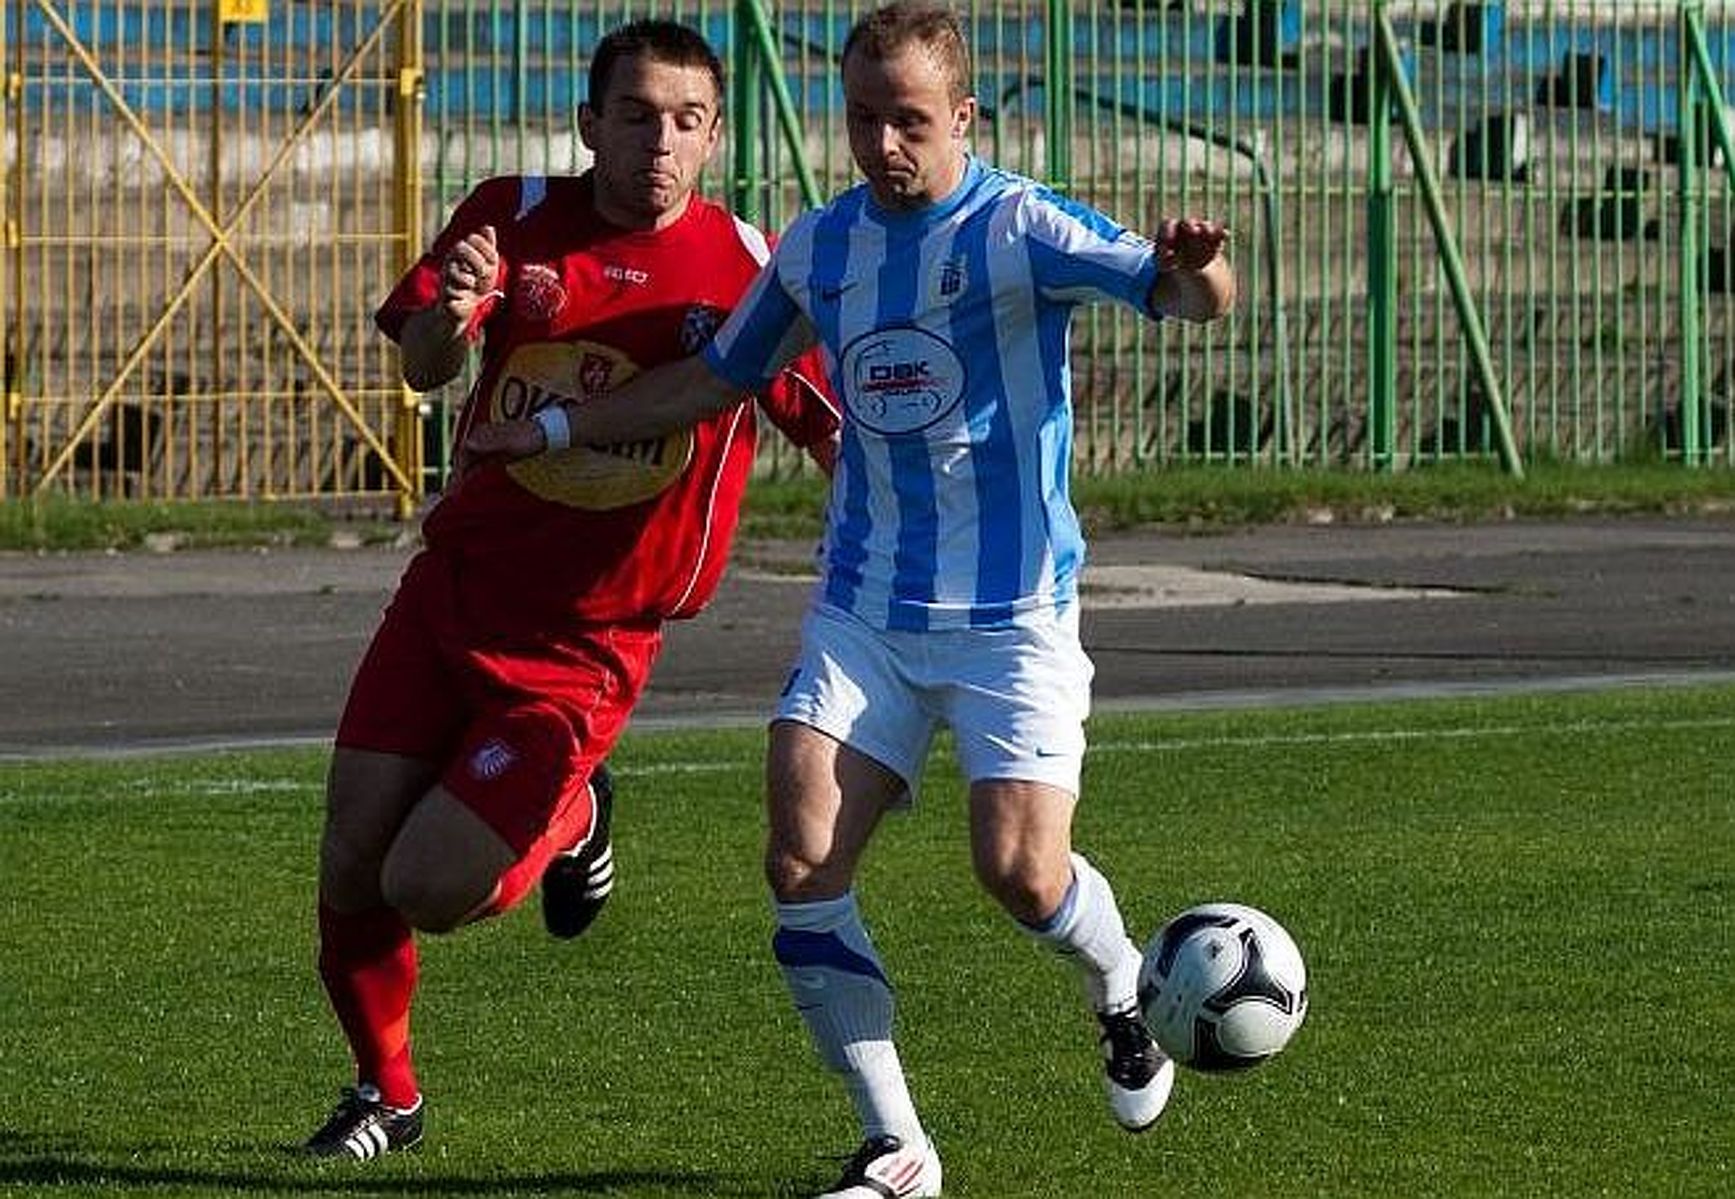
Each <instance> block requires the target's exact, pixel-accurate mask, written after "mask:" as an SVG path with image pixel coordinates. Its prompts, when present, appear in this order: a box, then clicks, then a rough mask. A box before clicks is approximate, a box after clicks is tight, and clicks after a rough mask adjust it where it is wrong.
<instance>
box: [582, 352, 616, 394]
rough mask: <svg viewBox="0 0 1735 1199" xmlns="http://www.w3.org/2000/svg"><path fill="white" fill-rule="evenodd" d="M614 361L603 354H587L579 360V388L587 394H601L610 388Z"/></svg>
mask: <svg viewBox="0 0 1735 1199" xmlns="http://www.w3.org/2000/svg"><path fill="white" fill-rule="evenodd" d="M613 374H614V363H613V362H612V361H610V360H609V359H608V358H606V357H604V356H603V355H601V354H586V355H584V356H583V357H582V358H580V359H579V360H578V389H579V391H581V392H583V393H584V394H585V395H587V396H597V395H601V394H602V393H603V392H605V391H607V390H608V381H609V376H611V375H613Z"/></svg>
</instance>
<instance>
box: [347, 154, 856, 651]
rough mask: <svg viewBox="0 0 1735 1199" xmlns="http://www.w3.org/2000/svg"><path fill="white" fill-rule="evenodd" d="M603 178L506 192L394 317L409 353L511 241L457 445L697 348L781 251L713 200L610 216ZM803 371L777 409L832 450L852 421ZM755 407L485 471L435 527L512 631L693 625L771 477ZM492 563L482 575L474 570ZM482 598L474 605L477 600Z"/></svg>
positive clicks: (469, 225) (478, 199)
mask: <svg viewBox="0 0 1735 1199" xmlns="http://www.w3.org/2000/svg"><path fill="white" fill-rule="evenodd" d="M592 196H593V192H592V183H591V177H590V176H589V175H588V174H586V175H582V176H576V177H573V176H562V177H548V178H542V177H535V176H505V177H501V178H496V179H489V180H487V181H486V182H484V183H482V184H481V185H480V186H478V187H477V188H476V189H475V190H474V191H472V192H471V193H470V194H469V195H468V196H466V197H465V198H464V200H463V202H462V203H460V204H459V206H458V209H457V211H456V212H454V213H453V214H452V219H451V220H450V221H449V222H448V223H447V225H446V227H445V228H444V229H443V230H441V232H440V235H439V237H437V238H436V239H435V240H434V244H433V246H432V247H431V248H430V249H429V251H428V252H427V253H426V254H425V255H423V256H422V258H421V260H420V261H418V262H417V263H416V264H415V265H414V266H413V267H411V268H410V270H409V271H408V272H406V273H405V275H404V277H403V278H402V279H401V280H399V281H398V284H397V286H396V287H395V288H393V289H392V293H391V295H389V296H388V297H387V298H386V300H385V303H384V304H382V305H381V307H380V310H379V312H378V313H377V314H376V316H375V320H376V322H377V323H378V324H379V327H380V329H381V330H382V331H384V332H385V334H386V335H387V336H388V337H390V338H392V339H393V340H394V341H395V340H397V339H398V337H399V335H400V333H401V331H402V329H403V325H404V321H405V320H406V319H407V318H408V317H409V315H410V314H411V313H412V312H414V311H416V310H418V309H422V308H427V307H430V306H432V305H434V304H436V303H438V301H439V296H440V277H439V273H440V264H441V263H442V262H443V261H444V259H445V256H446V254H447V253H448V252H449V251H450V250H451V248H452V247H453V246H454V245H455V244H456V243H458V242H459V241H461V240H463V238H464V237H466V236H467V235H468V234H470V233H473V232H475V231H476V230H478V229H480V228H481V227H482V226H484V225H492V226H493V227H494V233H495V241H496V245H497V246H498V248H499V252H500V258H501V262H502V266H503V276H502V278H503V281H502V283H501V284H500V291H501V293H502V294H500V295H498V297H497V298H495V299H493V300H490V301H489V302H488V303H487V304H486V305H485V307H484V308H483V309H481V310H479V312H478V317H477V320H478V322H479V327H480V331H481V335H482V337H483V343H482V367H481V373H480V375H478V377H477V379H476V385H475V387H474V388H473V389H472V390H471V392H470V394H469V396H468V397H467V398H466V400H465V402H464V407H463V410H462V412H461V413H460V415H459V419H458V426H457V429H456V431H455V434H454V436H455V437H456V439H457V440H458V441H459V442H462V440H463V438H464V436H465V434H466V432H467V431H468V430H469V429H470V428H471V427H472V426H473V425H475V424H477V423H480V422H483V421H497V420H510V419H519V418H524V417H528V416H531V415H532V414H534V413H535V412H537V411H538V410H540V409H542V408H544V407H546V406H548V405H549V404H553V403H557V402H561V401H565V400H582V399H583V398H585V397H587V396H593V395H597V394H600V393H602V392H605V391H609V390H611V389H613V388H615V387H618V386H619V385H620V384H621V383H623V382H624V381H625V380H627V379H629V378H631V377H632V376H633V375H635V374H637V373H638V372H639V371H641V370H644V369H645V368H647V367H651V366H655V365H657V364H659V363H663V362H668V361H672V360H674V359H678V358H684V357H687V356H688V355H690V354H693V353H695V352H697V351H698V350H699V349H700V348H701V347H702V346H703V345H704V344H705V343H706V342H707V341H709V340H710V337H711V334H712V333H713V332H714V331H715V330H716V328H717V326H718V325H719V324H721V323H722V319H723V317H724V316H725V315H727V313H728V312H729V310H730V309H731V308H733V307H734V306H735V304H736V302H737V301H738V300H739V299H740V297H741V294H742V293H743V292H744V291H745V290H746V288H747V285H748V284H749V283H750V282H752V280H753V277H754V275H756V274H757V273H758V271H759V268H760V266H761V265H762V264H763V263H764V261H765V259H766V258H767V256H768V252H769V250H768V246H767V244H766V241H765V238H764V236H763V235H762V234H760V233H759V231H758V230H756V229H754V228H753V227H752V226H750V225H746V224H744V223H742V222H740V221H738V220H736V219H735V217H733V216H732V215H731V214H730V213H729V212H727V211H726V210H724V209H723V208H720V207H718V206H717V205H715V204H712V203H710V202H708V201H706V200H702V199H700V198H699V197H698V196H694V197H693V198H692V199H691V200H690V201H689V203H688V205H687V210H686V212H684V213H683V214H682V215H681V217H680V219H678V220H677V221H676V222H675V223H674V224H672V225H670V226H668V227H667V228H665V229H661V230H658V231H655V232H634V231H628V230H623V229H620V228H617V227H615V226H613V225H610V224H609V223H608V222H607V221H605V220H604V219H603V218H602V217H601V216H600V215H598V213H597V211H596V208H595V205H594V202H593V198H592ZM819 377H820V376H819V373H818V372H817V371H811V372H803V371H802V370H801V363H797V364H796V365H795V367H794V368H792V369H791V371H788V372H785V374H784V375H783V376H782V377H780V378H779V380H778V381H777V383H776V384H774V385H773V386H772V387H771V388H769V389H767V393H766V394H765V395H763V396H761V397H760V398H759V402H760V404H761V405H763V407H764V409H765V412H766V414H767V415H768V416H769V417H770V418H771V420H772V421H773V422H774V423H775V424H776V425H777V426H778V427H779V428H781V429H782V430H783V431H784V432H785V433H786V434H787V435H788V436H789V438H790V439H791V440H792V441H794V442H795V443H796V444H797V445H800V446H803V447H806V446H810V445H814V444H816V443H818V442H821V441H823V440H825V439H826V438H828V437H830V436H831V435H832V433H833V431H834V430H835V429H836V427H837V412H836V410H835V408H833V406H832V405H831V403H830V402H829V400H828V399H827V398H826V397H825V395H824V394H822V393H821V392H820V391H819V389H818V387H817V385H816V384H815V383H813V382H810V381H809V380H817V379H818V378H819ZM756 438H757V430H756V417H755V405H754V404H753V403H752V401H751V400H750V399H747V398H744V399H743V401H742V402H741V403H740V404H737V405H734V406H732V407H730V408H728V409H727V410H725V411H724V412H722V413H720V414H719V415H717V416H715V417H713V418H711V419H709V420H707V421H705V422H703V423H701V424H699V425H697V426H696V427H694V428H690V429H682V430H680V431H678V432H675V433H671V434H669V435H667V436H665V437H662V438H659V439H653V440H649V441H644V442H635V443H631V444H623V445H609V446H588V445H584V446H579V445H575V446H573V447H571V448H570V449H566V450H560V451H555V452H551V453H546V454H542V455H538V456H536V457H534V458H528V459H525V460H523V461H520V462H513V463H510V464H500V463H489V464H487V465H484V466H482V467H479V468H478V469H476V470H474V471H472V472H471V473H470V474H469V475H468V476H466V477H465V478H463V479H462V480H461V481H460V482H459V483H458V485H457V486H455V487H453V488H452V489H451V490H450V492H449V493H448V494H447V495H446V496H445V497H444V498H442V499H441V500H440V501H439V503H438V504H436V505H435V506H434V508H433V510H432V511H430V512H429V513H428V516H427V519H426V520H425V521H424V522H423V526H422V529H423V535H424V537H425V538H426V540H427V543H428V545H429V546H430V547H431V548H435V549H442V550H449V551H452V552H454V553H456V554H458V555H460V556H461V558H462V561H463V562H464V564H465V567H466V569H465V571H464V576H465V578H466V580H467V584H466V586H467V588H468V587H471V586H478V587H480V588H481V591H482V594H481V595H480V596H478V597H476V599H477V602H480V603H483V604H485V605H486V619H487V620H488V621H489V622H491V623H494V624H502V623H503V624H505V625H507V626H519V627H531V626H535V625H538V624H540V623H541V622H543V621H546V620H549V619H558V618H560V617H561V616H563V615H564V616H565V617H567V618H571V619H577V620H580V621H585V622H591V623H610V622H621V621H639V620H645V619H666V618H679V617H686V616H692V615H694V614H695V613H697V612H698V611H699V609H700V608H702V607H703V606H704V605H705V604H706V603H707V602H708V601H709V600H710V599H711V596H712V595H713V593H714V592H715V591H716V588H717V583H718V581H719V580H720V579H721V577H722V573H723V566H724V562H725V560H726V559H727V557H728V552H729V545H730V542H731V541H732V539H733V537H734V533H735V524H736V518H737V516H738V513H739V508H740V503H741V496H742V493H743V492H744V490H745V489H746V485H747V476H748V472H749V470H750V469H751V467H752V464H753V457H754V448H755V443H756ZM472 568H473V569H472ZM472 594H473V593H472Z"/></svg>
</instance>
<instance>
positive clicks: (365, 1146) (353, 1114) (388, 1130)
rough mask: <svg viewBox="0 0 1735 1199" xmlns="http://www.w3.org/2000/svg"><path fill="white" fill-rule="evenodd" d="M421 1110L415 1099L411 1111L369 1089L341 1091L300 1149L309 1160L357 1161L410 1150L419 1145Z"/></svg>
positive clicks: (353, 1088)
mask: <svg viewBox="0 0 1735 1199" xmlns="http://www.w3.org/2000/svg"><path fill="white" fill-rule="evenodd" d="M423 1106H424V1105H423V1103H422V1101H421V1100H420V1099H417V1100H416V1106H414V1107H412V1108H397V1107H392V1106H390V1105H388V1104H386V1103H383V1102H381V1100H380V1094H379V1092H378V1091H376V1090H374V1088H372V1087H369V1086H362V1087H345V1088H344V1089H343V1098H341V1099H340V1100H338V1104H337V1107H336V1108H334V1109H333V1110H332V1113H331V1115H330V1116H329V1117H328V1118H327V1119H326V1121H325V1123H324V1124H322V1125H320V1128H319V1131H318V1132H316V1133H314V1134H313V1135H312V1136H311V1137H308V1138H307V1142H306V1144H304V1145H303V1146H302V1149H303V1151H304V1152H306V1153H307V1154H309V1155H310V1156H313V1157H349V1158H354V1159H356V1160H357V1161H366V1160H368V1159H369V1158H374V1157H379V1156H381V1155H382V1154H386V1153H397V1152H401V1151H403V1150H406V1149H414V1148H415V1147H416V1146H417V1145H419V1144H421V1142H422V1108H423Z"/></svg>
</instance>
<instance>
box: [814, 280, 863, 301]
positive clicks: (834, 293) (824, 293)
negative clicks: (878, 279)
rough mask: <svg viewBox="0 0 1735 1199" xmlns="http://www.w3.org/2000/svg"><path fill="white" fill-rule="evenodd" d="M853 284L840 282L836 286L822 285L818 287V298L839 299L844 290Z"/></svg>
mask: <svg viewBox="0 0 1735 1199" xmlns="http://www.w3.org/2000/svg"><path fill="white" fill-rule="evenodd" d="M854 286H855V284H854V283H840V284H839V285H838V286H836V287H822V288H820V289H819V298H820V299H822V300H827V301H829V300H836V299H839V298H841V297H842V295H843V293H844V292H846V291H848V290H849V289H850V288H852V287H854Z"/></svg>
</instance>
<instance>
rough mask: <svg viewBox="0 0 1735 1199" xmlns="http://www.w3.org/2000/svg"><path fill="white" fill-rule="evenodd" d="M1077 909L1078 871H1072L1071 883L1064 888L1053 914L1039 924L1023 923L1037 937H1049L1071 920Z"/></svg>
mask: <svg viewBox="0 0 1735 1199" xmlns="http://www.w3.org/2000/svg"><path fill="white" fill-rule="evenodd" d="M1076 911H1078V871H1076V870H1074V871H1073V873H1072V883H1071V885H1070V886H1068V887H1067V888H1066V894H1065V896H1063V897H1062V898H1061V901H1060V906H1059V907H1057V908H1055V909H1054V915H1052V916H1050V917H1049V918H1048V919H1046V920H1044V921H1043V922H1042V923H1040V924H1027V925H1025V927H1026V928H1028V929H1029V930H1030V931H1031V932H1033V933H1035V934H1036V935H1037V936H1039V937H1051V936H1053V935H1054V934H1055V933H1057V932H1059V931H1060V930H1061V929H1063V928H1065V927H1066V926H1067V925H1068V924H1070V923H1071V922H1072V915H1073V913H1074V912H1076Z"/></svg>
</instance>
